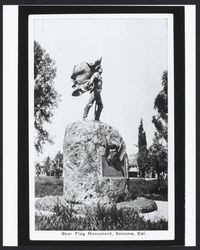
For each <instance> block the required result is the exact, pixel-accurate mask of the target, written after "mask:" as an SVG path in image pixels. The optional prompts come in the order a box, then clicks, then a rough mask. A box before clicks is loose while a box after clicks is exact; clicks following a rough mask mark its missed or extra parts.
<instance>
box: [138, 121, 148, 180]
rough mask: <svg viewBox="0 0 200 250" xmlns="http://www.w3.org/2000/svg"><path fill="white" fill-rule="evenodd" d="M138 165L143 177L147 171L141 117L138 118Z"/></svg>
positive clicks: (145, 146) (146, 155)
mask: <svg viewBox="0 0 200 250" xmlns="http://www.w3.org/2000/svg"><path fill="white" fill-rule="evenodd" d="M138 166H139V170H140V175H141V176H142V177H145V172H147V171H148V150H147V140H146V133H145V131H144V127H143V120H142V119H141V120H140V125H139V127H138Z"/></svg>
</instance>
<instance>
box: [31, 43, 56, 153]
mask: <svg viewBox="0 0 200 250" xmlns="http://www.w3.org/2000/svg"><path fill="white" fill-rule="evenodd" d="M55 77H56V67H55V61H54V60H53V59H51V58H50V56H49V54H48V53H47V52H46V51H45V50H44V49H43V48H42V47H41V46H40V44H39V43H38V42H36V41H34V82H35V85H34V116H35V121H34V126H35V129H36V136H35V149H36V151H37V152H38V153H41V152H42V150H43V145H44V144H45V142H50V143H52V139H51V138H50V135H49V132H48V131H47V130H46V128H45V125H46V124H47V123H50V122H51V118H52V116H53V112H52V111H53V109H54V108H56V107H58V101H59V100H60V95H58V93H57V91H56V90H55V89H54V79H55Z"/></svg>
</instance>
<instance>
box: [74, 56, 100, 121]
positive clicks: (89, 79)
mask: <svg viewBox="0 0 200 250" xmlns="http://www.w3.org/2000/svg"><path fill="white" fill-rule="evenodd" d="M101 60H102V58H100V59H99V60H97V61H95V62H94V63H91V64H89V63H81V64H79V65H76V66H74V69H73V73H72V76H71V79H72V80H73V85H72V88H73V89H74V91H73V93H72V95H73V96H79V95H81V94H83V93H85V92H87V91H90V94H91V96H90V99H89V101H88V103H87V105H86V106H85V108H84V114H83V119H85V118H87V116H88V113H89V110H90V108H91V107H92V105H93V104H94V102H95V120H96V121H99V119H100V115H101V111H102V109H103V103H102V99H101V90H102V84H103V83H102V76H101V74H102V71H103V70H102V67H101Z"/></svg>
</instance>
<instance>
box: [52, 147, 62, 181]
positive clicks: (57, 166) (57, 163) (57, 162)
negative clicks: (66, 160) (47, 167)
mask: <svg viewBox="0 0 200 250" xmlns="http://www.w3.org/2000/svg"><path fill="white" fill-rule="evenodd" d="M53 162H54V172H55V175H56V177H57V178H59V177H60V176H61V175H62V172H63V154H62V153H61V152H60V151H58V153H57V154H56V156H55V158H54V161H53Z"/></svg>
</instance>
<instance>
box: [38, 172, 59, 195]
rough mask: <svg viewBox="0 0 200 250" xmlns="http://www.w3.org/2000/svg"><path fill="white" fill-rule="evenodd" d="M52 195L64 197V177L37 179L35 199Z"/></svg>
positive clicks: (42, 177) (41, 177)
mask: <svg viewBox="0 0 200 250" xmlns="http://www.w3.org/2000/svg"><path fill="white" fill-rule="evenodd" d="M50 195H58V196H60V195H63V177H60V178H56V177H54V176H40V177H35V197H44V196H50Z"/></svg>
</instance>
